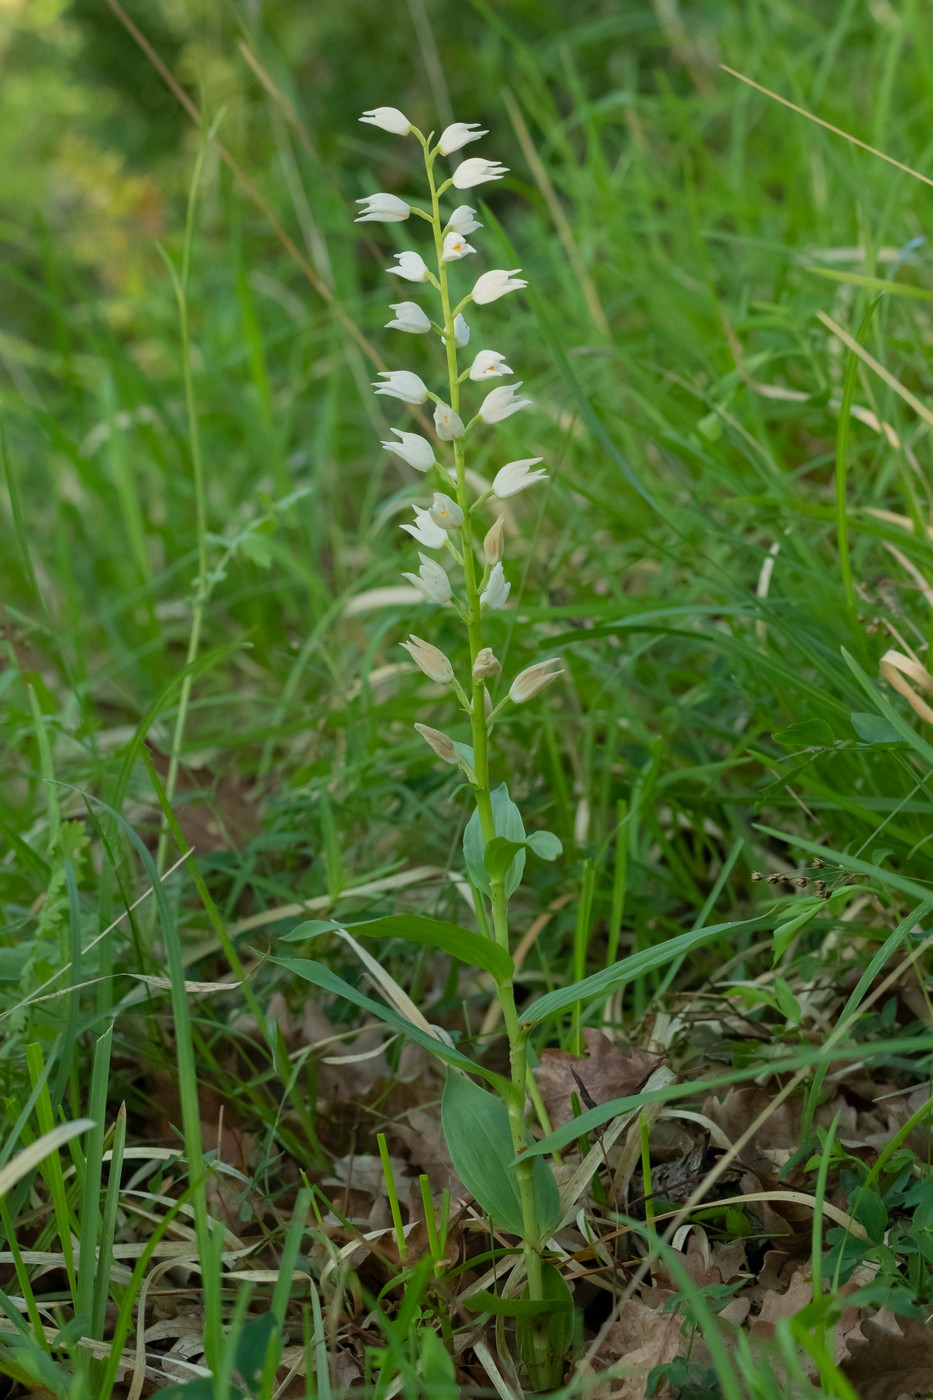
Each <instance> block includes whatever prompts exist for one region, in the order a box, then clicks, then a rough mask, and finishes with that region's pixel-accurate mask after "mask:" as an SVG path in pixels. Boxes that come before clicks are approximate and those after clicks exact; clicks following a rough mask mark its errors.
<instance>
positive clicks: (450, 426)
mask: <svg viewBox="0 0 933 1400" xmlns="http://www.w3.org/2000/svg"><path fill="white" fill-rule="evenodd" d="M434 427H435V428H436V430H437V435H438V437H439V438H440V440H441V442H453V440H454V438H460V437H463V434H464V432H465V431H466V430H465V428H464V426H463V419H462V418H461V417H460V414H459V413H454V411H453V409H452V408H451V407H450V404H447V403H438V404H436V405H435V408H434Z"/></svg>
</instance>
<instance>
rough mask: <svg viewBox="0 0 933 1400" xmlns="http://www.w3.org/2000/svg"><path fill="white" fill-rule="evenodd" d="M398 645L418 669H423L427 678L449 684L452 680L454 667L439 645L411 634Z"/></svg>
mask: <svg viewBox="0 0 933 1400" xmlns="http://www.w3.org/2000/svg"><path fill="white" fill-rule="evenodd" d="M400 645H401V646H403V647H404V648H405V650H406V651H407V652H408V655H409V656H410V657H411V659H412V661H413V662H414V663H415V665H416V666H417V667H418V670H419V671H423V672H424V674H425V675H426V676H427V677H428V679H429V680H432V681H437V682H439V684H441V685H449V684H450V682H451V681H452V680H453V678H454V668H453V667H452V666H451V664H450V662H449V661H448V660H447V657H446V656H445V655H444V653H443V652H442V651H441V650H440V648H439V647H435V646H432V645H431V643H430V642H424V641H422V640H421V638H420V637H415V636H411V637H410V638H409V639H408V641H407V642H402V643H400Z"/></svg>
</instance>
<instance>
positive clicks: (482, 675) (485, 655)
mask: <svg viewBox="0 0 933 1400" xmlns="http://www.w3.org/2000/svg"><path fill="white" fill-rule="evenodd" d="M501 674H502V664H501V662H499V661H497V659H496V657H495V656H494V654H493V651H492V648H491V647H483V648H482V650H481V651H478V652H477V653H476V660H475V661H474V662H473V672H472V675H473V679H474V680H475V681H492V680H495V678H496V676H499V675H501Z"/></svg>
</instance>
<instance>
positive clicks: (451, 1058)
mask: <svg viewBox="0 0 933 1400" xmlns="http://www.w3.org/2000/svg"><path fill="white" fill-rule="evenodd" d="M269 961H270V962H272V963H276V964H277V965H278V966H279V967H284V968H285V970H286V972H291V973H293V974H294V975H295V976H296V977H301V978H303V979H304V980H305V981H306V982H310V983H311V984H312V985H313V986H315V987H320V988H321V990H322V991H325V992H333V993H334V995H335V996H338V997H342V998H343V1000H344V1001H348V1002H350V1003H351V1005H353V1006H358V1007H359V1008H360V1010H361V1011H368V1012H369V1014H370V1015H371V1016H375V1017H376V1018H377V1019H378V1020H380V1021H384V1022H385V1023H386V1025H388V1026H392V1027H393V1029H394V1030H397V1031H400V1032H401V1034H402V1035H407V1036H408V1038H409V1040H414V1041H416V1042H417V1043H418V1044H419V1045H422V1046H424V1048H425V1050H430V1052H431V1054H432V1055H436V1056H437V1058H438V1059H439V1060H443V1061H444V1062H445V1063H446V1064H449V1065H456V1066H457V1068H458V1069H462V1070H464V1071H465V1072H466V1073H467V1074H478V1075H479V1076H480V1078H482V1079H488V1081H489V1083H490V1084H494V1085H496V1086H500V1085H501V1086H503V1087H505V1086H506V1085H507V1083H508V1081H507V1080H504V1079H503V1078H502V1077H501V1075H498V1074H496V1073H495V1072H494V1071H493V1070H490V1069H485V1068H484V1066H482V1065H477V1064H474V1063H473V1061H472V1060H471V1059H469V1058H468V1057H467V1056H466V1055H464V1054H463V1052H462V1051H460V1050H456V1049H455V1048H454V1047H453V1046H452V1045H448V1044H447V1043H446V1041H443V1040H441V1039H440V1038H439V1037H438V1036H434V1035H430V1034H429V1033H428V1032H427V1031H423V1030H422V1029H421V1027H420V1026H414V1025H412V1023H411V1021H406V1020H405V1017H404V1016H400V1015H399V1013H398V1012H397V1011H393V1010H392V1008H391V1007H389V1006H383V1005H382V1003H381V1002H378V1001H373V999H372V997H368V996H365V995H364V993H363V992H360V991H358V990H357V989H356V987H351V986H350V983H349V982H345V981H344V980H343V978H342V977H338V976H337V974H336V973H335V972H331V970H330V968H329V967H325V966H324V965H323V963H317V962H312V961H311V960H310V959H309V958H270V959H269Z"/></svg>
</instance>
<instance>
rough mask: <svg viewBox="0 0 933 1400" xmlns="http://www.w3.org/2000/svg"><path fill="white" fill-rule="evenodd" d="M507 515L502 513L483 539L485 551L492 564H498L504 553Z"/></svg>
mask: <svg viewBox="0 0 933 1400" xmlns="http://www.w3.org/2000/svg"><path fill="white" fill-rule="evenodd" d="M504 543H505V517H504V516H502V515H500V516H499V518H498V520H496V521H494V522H493V524H492V525H491V526H490V528H489V530H488V531H487V534H486V538H485V539H484V540H483V553H484V554H485V556H486V558H487V560H488V561H489V563H490V564H498V563H499V560H500V559H501V558H502V555H503V553H504V548H503V546H504Z"/></svg>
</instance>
